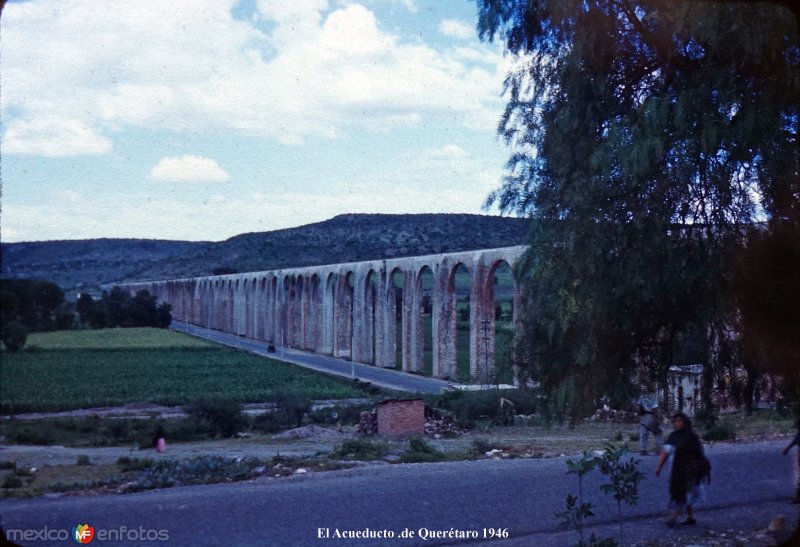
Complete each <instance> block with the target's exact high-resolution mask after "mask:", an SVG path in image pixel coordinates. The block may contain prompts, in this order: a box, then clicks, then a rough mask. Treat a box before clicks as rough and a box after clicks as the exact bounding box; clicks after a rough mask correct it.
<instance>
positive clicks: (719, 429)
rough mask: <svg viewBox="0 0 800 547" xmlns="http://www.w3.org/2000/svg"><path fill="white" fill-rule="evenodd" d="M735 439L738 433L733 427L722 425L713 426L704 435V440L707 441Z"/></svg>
mask: <svg viewBox="0 0 800 547" xmlns="http://www.w3.org/2000/svg"><path fill="white" fill-rule="evenodd" d="M735 439H736V431H735V430H734V429H733V427H731V426H729V425H727V424H722V423H717V424H714V425H712V426H711V427H710V428H708V429H707V430H706V432H705V433H704V434H703V440H705V441H728V440H731V441H732V440H735Z"/></svg>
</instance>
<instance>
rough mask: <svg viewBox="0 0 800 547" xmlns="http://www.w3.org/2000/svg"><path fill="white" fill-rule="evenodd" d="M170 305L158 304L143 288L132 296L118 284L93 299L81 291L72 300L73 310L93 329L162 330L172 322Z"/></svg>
mask: <svg viewBox="0 0 800 547" xmlns="http://www.w3.org/2000/svg"><path fill="white" fill-rule="evenodd" d="M171 310H172V306H170V305H169V304H167V303H163V304H160V305H158V304H157V303H156V297H155V296H154V295H151V294H150V293H149V292H148V291H146V290H141V291H139V292H137V293H136V295H135V296H131V295H130V293H129V292H128V291H126V290H125V289H122V288H120V287H114V288H112V289H111V291H110V292H108V291H103V295H102V296H101V297H100V298H99V299H98V300H95V299H94V298H92V296H91V295H89V294H85V293H84V294H81V295H80V296H79V297H78V300H77V302H76V303H75V311H77V312H78V315H79V316H80V318H81V321H84V322H85V323H86V324H88V325H89V326H90V327H92V328H95V329H102V328H113V327H158V328H162V329H165V328H167V327H168V326H169V324H170V322H171V321H172V314H171V313H170V312H171Z"/></svg>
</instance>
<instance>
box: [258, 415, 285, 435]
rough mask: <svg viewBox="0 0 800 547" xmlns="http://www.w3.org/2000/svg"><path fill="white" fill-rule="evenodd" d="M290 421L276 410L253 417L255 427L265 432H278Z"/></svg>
mask: <svg viewBox="0 0 800 547" xmlns="http://www.w3.org/2000/svg"><path fill="white" fill-rule="evenodd" d="M287 425H288V423H287V422H286V420H285V419H284V416H283V415H279V414H276V413H275V412H266V413H264V414H259V415H257V416H256V417H255V418H253V429H255V430H256V431H262V432H264V433H277V432H279V431H282V430H283V429H284V428H286V427H287Z"/></svg>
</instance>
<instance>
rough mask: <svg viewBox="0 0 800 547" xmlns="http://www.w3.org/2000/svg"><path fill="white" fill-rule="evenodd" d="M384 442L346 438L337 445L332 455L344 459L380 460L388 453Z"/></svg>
mask: <svg viewBox="0 0 800 547" xmlns="http://www.w3.org/2000/svg"><path fill="white" fill-rule="evenodd" d="M388 451H389V448H388V446H387V445H386V443H383V442H380V441H371V440H369V439H361V438H359V439H348V440H346V441H344V442H343V443H342V444H340V445H338V446H337V447H336V449H335V450H334V452H333V456H334V457H336V458H341V459H344V460H360V461H370V460H380V459H382V458H383V457H384V456H386V454H387V453H388Z"/></svg>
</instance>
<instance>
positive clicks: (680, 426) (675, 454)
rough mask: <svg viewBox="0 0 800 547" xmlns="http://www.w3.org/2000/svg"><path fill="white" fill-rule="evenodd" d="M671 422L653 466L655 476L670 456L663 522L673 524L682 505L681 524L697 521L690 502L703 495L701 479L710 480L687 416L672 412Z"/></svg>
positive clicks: (708, 470) (698, 438) (695, 522)
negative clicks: (666, 507)
mask: <svg viewBox="0 0 800 547" xmlns="http://www.w3.org/2000/svg"><path fill="white" fill-rule="evenodd" d="M672 425H673V427H674V428H675V430H674V431H673V432H672V433H670V434H669V437H667V441H666V443H664V450H663V451H662V452H661V455H660V456H659V459H658V465H657V466H656V477H658V476H660V475H661V469H662V468H663V467H664V464H665V463H666V462H667V459H669V457H670V456H672V473H671V474H670V477H669V508H670V516H669V520H668V521H667V525H668V526H670V527H672V526H675V524H676V523H677V521H678V517H679V516H680V515H681V514H682V513H683V511H684V509H685V510H686V520H685V521H683V522H682V524H687V525H692V524H697V521H696V520H695V518H694V512H693V510H692V505H693V504H695V503H698V502H701V501H703V499H704V496H705V492H704V489H703V482H710V480H711V465H710V464H709V463H708V460H707V459H706V457H705V455H704V454H703V445H702V444H700V437H698V436H697V434H696V433H695V432H694V431H693V430H692V421H691V420H690V419H689V417H688V416H687V415H686V414H683V413H678V414H675V415H674V416H673V417H672Z"/></svg>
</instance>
